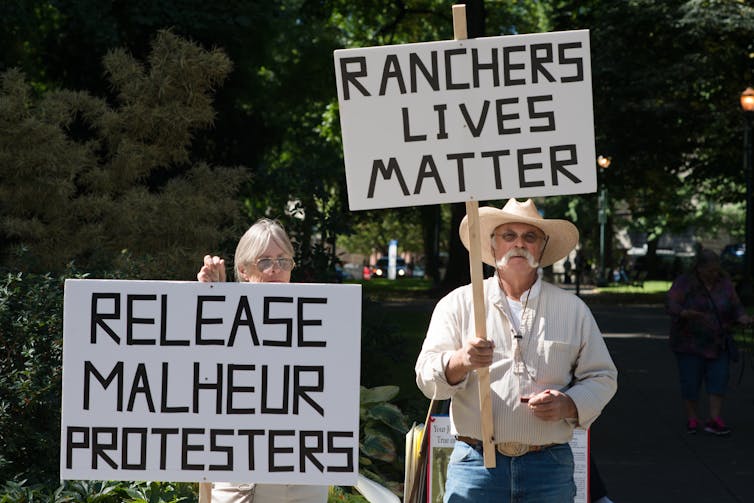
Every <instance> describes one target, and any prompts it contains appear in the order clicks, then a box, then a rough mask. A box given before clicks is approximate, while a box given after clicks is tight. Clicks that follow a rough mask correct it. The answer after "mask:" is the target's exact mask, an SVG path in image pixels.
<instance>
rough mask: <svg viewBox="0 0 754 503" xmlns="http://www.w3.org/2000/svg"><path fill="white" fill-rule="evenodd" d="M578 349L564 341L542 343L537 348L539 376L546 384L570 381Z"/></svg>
mask: <svg viewBox="0 0 754 503" xmlns="http://www.w3.org/2000/svg"><path fill="white" fill-rule="evenodd" d="M577 350H578V348H577V347H576V346H574V345H572V344H568V343H567V342H563V341H542V344H541V345H540V346H539V348H537V359H538V360H539V365H537V367H538V369H537V374H538V377H539V379H541V380H543V381H545V382H562V381H565V383H567V382H568V381H570V374H571V367H572V366H573V362H574V361H575V360H576V352H577Z"/></svg>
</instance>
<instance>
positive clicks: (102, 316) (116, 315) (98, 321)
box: [89, 293, 120, 344]
mask: <svg viewBox="0 0 754 503" xmlns="http://www.w3.org/2000/svg"><path fill="white" fill-rule="evenodd" d="M101 299H110V300H112V301H113V310H112V312H111V313H101V312H100V311H99V301H100V300H101ZM119 319H120V294H119V293H92V315H91V322H92V323H91V330H90V332H91V333H90V335H89V341H90V342H91V343H92V344H97V327H100V328H102V330H104V331H105V333H107V335H109V336H110V338H111V339H112V340H114V341H115V342H116V344H120V337H119V336H118V334H116V333H115V330H113V329H112V328H110V326H109V325H108V324H107V323H106V322H105V320H119Z"/></svg>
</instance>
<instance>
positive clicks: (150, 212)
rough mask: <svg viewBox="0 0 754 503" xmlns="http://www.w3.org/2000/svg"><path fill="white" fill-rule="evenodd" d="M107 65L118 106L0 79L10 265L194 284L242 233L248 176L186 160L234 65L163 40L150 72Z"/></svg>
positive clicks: (1, 199) (0, 191)
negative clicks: (205, 260)
mask: <svg viewBox="0 0 754 503" xmlns="http://www.w3.org/2000/svg"><path fill="white" fill-rule="evenodd" d="M104 67H105V73H106V75H107V77H108V80H109V82H110V85H111V86H112V89H113V94H114V97H115V100H116V103H115V105H113V106H111V105H110V104H108V102H107V101H106V100H104V99H102V98H97V97H94V96H92V95H90V94H88V93H86V92H83V91H79V92H76V91H68V90H56V91H49V92H46V93H44V94H43V96H42V97H41V98H36V96H35V94H34V92H33V91H32V87H31V85H30V84H29V83H28V82H27V81H26V80H25V78H24V76H23V75H22V74H21V73H20V72H19V71H16V70H9V71H7V72H5V73H4V74H3V75H2V77H1V78H0V79H1V80H0V85H1V87H0V177H1V178H2V180H3V181H2V185H0V236H2V239H1V240H0V243H2V244H0V256H1V257H2V263H3V264H5V266H6V267H7V268H9V269H11V270H21V271H33V272H39V271H42V272H45V271H61V270H62V269H63V268H64V267H65V265H66V264H67V263H68V262H70V261H75V262H76V263H77V264H78V265H79V267H80V268H82V269H86V270H95V271H105V270H110V269H112V268H125V267H128V268H129V270H130V271H131V273H132V274H133V275H134V276H136V277H142V278H182V279H188V278H191V277H193V275H194V274H195V272H196V268H197V264H198V263H199V261H200V259H201V256H203V255H204V253H206V252H207V251H210V250H213V249H217V248H218V247H220V246H221V245H222V244H223V243H224V242H225V241H227V240H230V239H231V236H233V237H235V236H236V235H237V232H238V222H239V217H240V215H241V212H240V209H241V207H240V204H239V203H238V202H237V196H236V194H237V191H238V188H239V186H240V184H241V183H242V181H243V179H244V177H243V173H242V172H241V171H240V170H239V169H237V168H222V167H212V166H210V165H209V164H207V163H206V162H203V161H200V160H196V159H192V156H191V151H190V148H191V143H192V139H193V138H194V137H195V136H196V135H197V134H198V133H200V132H201V131H202V130H203V129H204V128H207V127H209V126H211V124H212V121H213V118H214V112H213V109H212V91H213V90H214V88H215V87H216V86H217V85H219V84H220V82H222V80H223V79H224V78H225V76H226V75H227V73H228V72H229V71H230V68H231V64H230V61H229V60H228V58H227V57H226V56H225V55H224V54H223V53H222V52H221V51H219V50H213V51H206V50H204V49H202V48H200V47H199V46H197V45H196V44H193V43H190V42H188V41H186V40H184V39H181V38H179V37H177V36H176V35H174V34H172V33H170V32H167V31H164V32H160V33H159V34H158V36H157V37H156V38H155V40H154V45H153V49H152V52H151V53H150V55H149V59H148V62H147V64H146V65H145V64H142V63H141V62H139V61H137V60H136V59H134V58H133V57H132V56H130V55H129V54H128V53H127V52H126V51H125V50H122V49H119V50H113V51H111V52H109V53H108V55H107V56H106V57H105V59H104Z"/></svg>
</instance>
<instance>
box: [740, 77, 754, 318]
mask: <svg viewBox="0 0 754 503" xmlns="http://www.w3.org/2000/svg"><path fill="white" fill-rule="evenodd" d="M741 109H742V110H743V112H744V123H745V124H744V175H745V176H746V250H744V277H743V281H742V285H741V297H742V300H743V301H744V303H746V304H750V303H751V301H752V297H754V296H753V295H752V293H753V292H752V278H751V273H752V256H754V244H752V242H753V241H754V233H752V228H751V226H752V223H753V218H754V205H752V202H751V196H752V187H751V184H752V180H751V178H752V169H754V168H753V167H752V163H753V162H754V161H753V159H754V148H752V143H753V141H752V120H753V119H754V89H752V88H751V87H747V88H746V89H745V90H744V92H742V93H741Z"/></svg>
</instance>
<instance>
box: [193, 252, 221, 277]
mask: <svg viewBox="0 0 754 503" xmlns="http://www.w3.org/2000/svg"><path fill="white" fill-rule="evenodd" d="M196 279H198V280H199V281H201V282H202V283H212V282H222V281H225V260H224V259H221V258H220V257H217V256H214V257H213V256H210V255H205V256H204V265H203V266H202V268H201V269H200V270H199V272H198V273H197V275H196Z"/></svg>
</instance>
